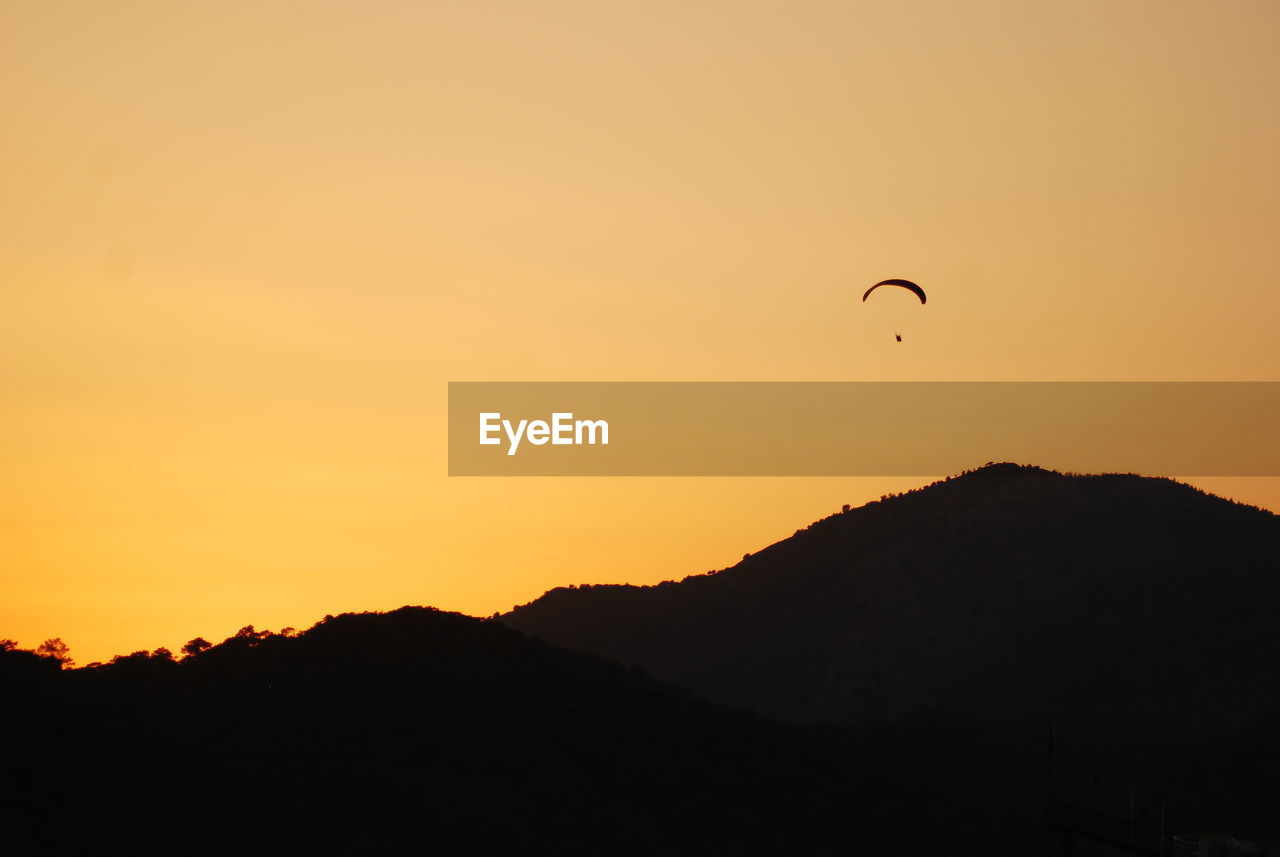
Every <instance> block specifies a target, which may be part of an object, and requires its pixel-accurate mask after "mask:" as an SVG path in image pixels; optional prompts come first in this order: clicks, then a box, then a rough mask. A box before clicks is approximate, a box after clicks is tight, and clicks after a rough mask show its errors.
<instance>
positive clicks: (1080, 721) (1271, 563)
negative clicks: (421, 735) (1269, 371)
mask: <svg viewBox="0 0 1280 857" xmlns="http://www.w3.org/2000/svg"><path fill="white" fill-rule="evenodd" d="M1277 548H1280V518H1277V517H1276V516H1275V515H1273V514H1271V513H1270V512H1267V511H1264V510H1260V509H1256V508H1253V507H1248V506H1243V505H1240V504H1236V503H1232V502H1230V501H1227V500H1223V499H1221V498H1218V497H1214V496H1211V495H1208V494H1204V493H1202V492H1200V491H1198V490H1196V489H1193V488H1191V487H1189V486H1186V485H1182V484H1179V483H1177V482H1173V481H1171V480H1167V479H1153V478H1144V477H1139V476H1132V475H1101V476H1075V475H1063V474H1059V473H1056V472H1052V471H1047V470H1042V469H1040V468H1036V467H1024V466H1018V465H1013V464H995V465H989V466H987V467H984V468H981V469H978V470H976V471H972V472H968V473H966V474H962V475H960V476H958V477H953V478H949V479H947V480H945V481H943V482H938V483H935V484H933V485H931V486H928V487H926V488H923V489H920V490H917V491H914V492H910V493H907V494H904V495H899V496H892V497H886V498H883V499H882V500H881V501H878V502H872V503H869V504H867V505H865V506H862V507H860V508H856V509H849V510H846V511H844V512H842V513H838V514H835V515H832V516H831V517H828V518H825V519H823V520H820V521H817V522H815V523H813V524H811V525H810V526H808V527H806V528H804V529H803V530H800V531H797V532H796V534H795V535H794V536H792V537H791V538H788V539H785V540H783V541H781V542H778V543H777V544H774V545H771V546H769V547H767V548H765V549H764V550H761V551H759V552H757V553H755V554H752V555H749V556H747V557H745V558H744V559H743V560H742V562H740V563H739V564H737V565H735V566H734V567H732V568H728V569H725V570H723V571H720V572H714V573H711V574H706V575H698V576H693V577H688V578H685V579H684V580H682V581H680V582H678V583H675V582H668V583H663V584H659V585H657V586H645V587H641V586H625V585H624V586H614V585H604V586H582V587H574V588H560V589H554V590H552V591H550V592H548V593H547V594H546V595H544V596H542V597H541V598H539V599H537V600H536V601H534V602H532V603H530V604H527V605H525V606H523V607H519V608H517V609H515V610H513V611H512V612H510V613H508V614H506V615H504V616H501V617H500V621H502V622H503V623H505V624H508V625H510V626H512V627H515V628H520V629H522V630H525V631H528V632H529V633H532V634H536V635H538V636H540V637H543V638H545V639H547V640H550V641H551V642H554V643H557V644H559V645H563V646H567V647H571V648H576V649H581V650H584V651H588V652H593V653H597V654H600V655H603V656H605V657H608V658H611V659H614V660H618V661H620V662H622V663H628V664H639V665H642V666H644V667H645V668H646V669H648V670H650V671H652V672H653V674H654V675H656V676H658V677H660V678H664V679H669V680H671V681H674V682H676V683H679V684H682V685H685V686H687V687H690V688H693V689H694V690H696V691H697V692H699V693H700V694H702V695H704V696H706V697H707V698H709V699H713V700H716V701H719V702H724V703H727V704H730V705H735V706H740V707H743V708H749V709H753V710H756V711H760V712H763V713H765V714H768V715H771V716H774V717H778V718H782V719H786V720H791V721H797V722H808V723H814V722H855V723H865V722H873V721H883V720H886V719H891V718H894V717H897V716H900V715H903V714H905V713H907V712H910V711H912V710H914V709H917V708H921V707H942V708H945V709H948V710H952V711H955V712H957V713H960V714H963V715H964V716H972V717H977V718H981V719H989V720H992V721H997V722H1002V723H1006V724H1009V725H1011V726H1015V727H1019V728H1021V729H1030V730H1037V731H1040V732H1044V731H1045V730H1046V729H1047V724H1048V723H1050V722H1052V724H1053V729H1054V730H1055V731H1056V733H1057V734H1058V735H1059V736H1063V737H1075V738H1079V739H1087V740H1092V741H1130V740H1144V741H1160V740H1182V739H1188V738H1195V737H1200V736H1209V735H1214V734H1219V733H1221V732H1224V731H1227V730H1232V729H1238V728H1243V727H1246V726H1248V725H1249V724H1251V723H1254V722H1257V721H1258V720H1259V719H1260V718H1261V717H1262V716H1263V714H1265V713H1266V712H1267V711H1268V710H1271V709H1273V708H1276V707H1277V706H1278V705H1280V682H1277V681H1276V678H1277V672H1276V667H1275V664H1276V663H1277V658H1278V657H1280V635H1277V634H1276V633H1275V628H1276V626H1277V618H1278V617H1280V562H1278V560H1277Z"/></svg>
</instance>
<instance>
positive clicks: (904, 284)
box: [862, 278, 928, 342]
mask: <svg viewBox="0 0 1280 857" xmlns="http://www.w3.org/2000/svg"><path fill="white" fill-rule="evenodd" d="M881 286H899V287H901V288H904V289H906V290H907V291H909V292H911V293H912V294H914V295H915V296H916V297H918V298H919V299H920V303H921V304H922V305H923V304H924V303H925V301H927V300H928V297H927V296H926V295H925V293H924V289H922V288H920V287H919V286H918V285H916V284H915V283H913V282H911V281H910V280H900V279H897V278H894V279H889V280H881V281H880V282H878V283H876V284H875V285H874V286H872V287H871V288H869V289H867V290H866V291H865V292H864V293H863V295H862V302H863V303H866V301H867V298H869V297H871V293H872V292H874V291H875V290H876V289H878V288H880V287H881ZM893 339H894V341H895V342H901V341H902V331H901V330H895V331H894V332H893Z"/></svg>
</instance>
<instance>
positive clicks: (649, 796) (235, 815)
mask: <svg viewBox="0 0 1280 857" xmlns="http://www.w3.org/2000/svg"><path fill="white" fill-rule="evenodd" d="M206 645H207V644H206ZM196 648H197V649H198V648H199V647H196ZM59 666H60V665H59V664H58V663H57V662H56V661H53V660H52V659H47V658H39V657H37V656H36V655H34V654H32V653H29V652H22V651H5V652H0V688H2V692H0V730H2V733H0V734H3V749H4V777H3V780H2V781H0V782H2V784H3V785H2V786H0V814H3V816H4V823H3V829H2V830H0V835H3V836H4V841H5V842H6V844H8V845H10V846H13V845H15V844H17V843H28V844H26V846H25V847H26V848H28V849H31V850H28V851H26V852H25V853H46V854H55V853H73V852H74V853H80V852H81V851H85V850H86V849H87V850H88V851H91V852H97V851H99V850H101V849H102V848H104V847H106V846H108V845H109V844H110V845H113V846H120V847H121V848H123V851H124V852H125V853H164V854H204V853H219V854H223V853H324V854H361V855H365V854H370V855H374V854H445V855H450V854H505V853H511V854H515V853H539V854H645V855H650V854H652V855H661V854H699V855H702V854H784V853H808V854H829V853H848V852H849V850H850V849H851V848H853V847H856V848H857V849H858V850H859V853H871V854H875V853H889V852H890V851H896V850H897V849H898V848H901V847H906V848H908V850H910V851H912V852H915V853H921V852H922V851H923V850H929V851H937V848H935V847H934V843H935V842H936V841H938V840H952V839H954V838H955V837H956V833H955V831H956V830H957V829H958V828H957V826H956V825H955V824H953V823H952V822H949V821H948V817H949V815H948V810H946V809H945V808H943V807H941V806H940V805H936V804H933V803H930V801H929V799H928V798H926V797H924V796H923V795H922V793H921V792H918V791H915V792H907V791H904V790H903V789H901V788H900V787H898V786H895V785H893V784H892V783H890V782H888V781H887V780H886V779H885V778H884V777H883V776H882V775H880V774H879V773H877V772H876V770H875V769H873V768H871V767H869V766H867V765H866V764H864V763H860V762H856V761H854V760H853V759H852V758H851V757H850V755H848V754H846V753H843V752H840V751H836V750H833V749H831V748H830V747H828V746H823V745H821V744H819V743H818V742H817V740H816V739H815V738H814V737H813V736H812V735H811V734H810V733H809V732H808V731H807V730H804V729H801V728H798V727H794V726H786V725H783V724H778V723H774V722H771V721H768V720H766V719H765V718H763V717H760V716H758V715H754V714H749V713H744V712H737V711H733V710H729V709H727V708H723V707H721V706H718V705H714V704H711V703H707V702H703V701H700V700H698V699H695V698H692V697H691V696H690V695H689V694H688V693H687V692H685V691H683V690H681V689H679V688H676V687H674V686H671V685H667V684H664V683H660V682H657V681H654V680H652V679H650V678H649V677H648V676H647V675H645V673H644V672H643V671H641V670H638V669H627V668H625V667H622V666H620V665H618V664H614V663H610V662H608V661H605V660H603V659H600V658H597V657H594V656H590V655H586V654H581V653H576V652H568V651H564V650H561V649H557V648H554V647H552V646H550V645H548V644H546V643H544V642H542V641H541V640H537V639H533V638H529V637H526V636H525V635H524V634H522V633H520V632H518V631H515V630H512V629H509V628H506V627H503V626H502V625H499V624H497V623H492V622H482V621H480V620H477V619H471V618H468V617H464V616H460V615H457V614H449V613H442V612H438V611H434V610H430V609H426V608H408V607H406V608H403V609H401V610H397V611H395V612H393V613H388V614H359V615H353V614H348V615H343V616H338V617H336V618H328V619H326V620H325V621H323V622H321V623H319V624H318V625H316V626H315V627H313V628H312V629H310V630H309V631H306V632H304V633H302V634H300V635H289V636H285V635H277V634H264V633H257V632H254V631H253V629H252V628H247V629H245V630H244V631H242V632H241V633H240V634H239V635H237V636H236V637H233V638H230V639H228V640H227V641H226V642H224V643H222V644H220V645H218V646H214V647H212V648H209V649H207V650H205V651H203V652H201V653H198V654H193V655H192V656H190V657H187V658H185V659H183V660H182V661H180V662H177V661H174V660H173V659H172V658H170V657H169V656H168V653H167V652H163V651H161V652H159V653H157V654H148V653H145V652H142V653H137V654H135V655H132V656H128V657H124V658H117V659H116V660H115V661H113V663H111V664H109V665H106V666H100V667H95V668H85V669H79V670H74V671H72V670H62V669H60V668H59ZM948 825H950V827H948ZM112 850H115V849H114V848H113V849H112ZM947 850H951V849H947ZM955 850H958V851H962V850H964V849H963V848H962V847H960V848H957V849H955ZM15 853H16V852H15Z"/></svg>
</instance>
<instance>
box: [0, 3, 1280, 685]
mask: <svg viewBox="0 0 1280 857" xmlns="http://www.w3.org/2000/svg"><path fill="white" fill-rule="evenodd" d="M1278 43H1280V5H1278V4H1276V3H1274V2H1270V0H1257V2H1240V0H1227V2H1219V3H1209V2H1182V0H1159V2H1117V0H1105V2H1104V0H1088V1H1087V2H1075V3H1069V4H1068V3H1041V2H1026V0H999V2H996V0H985V2H980V1H979V0H974V1H973V2H965V3H956V2H950V0H933V2H894V3H876V4H869V3H857V2H830V3H819V2H795V0H792V2H786V3H783V2H767V3H765V2H742V0H736V2H697V0H694V2H679V3H674V2H672V3H668V2H654V0H648V2H644V3H639V2H636V3H632V2H599V0H596V2H585V0H584V1H583V2H555V0H550V2H538V3H532V2H526V0H521V1H520V2H516V0H500V2H483V0H482V2H471V3H439V2H429V0H428V1H427V2H398V3H396V2H364V3H356V2H354V0H341V2H339V0H312V2H309V3H284V2H276V1H275V0H254V1H253V2H248V0H223V2H216V3H215V2H205V3H197V2H186V0H179V2H174V0H154V2H136V1H135V0H113V2H110V3H103V2H90V0H78V2H60V0H41V2H18V0H0V111H2V113H0V115H2V116H3V129H4V130H3V133H2V134H0V473H2V474H3V476H2V477H0V637H12V638H14V639H17V640H18V641H19V643H21V644H22V645H24V646H34V645H37V644H38V643H40V642H41V641H42V640H43V639H45V638H46V637H52V636H60V637H62V638H63V639H64V640H65V641H66V642H67V643H68V644H69V645H70V646H71V651H72V655H73V656H74V657H75V658H76V659H77V661H78V662H79V663H82V664H83V663H86V662H88V661H92V660H104V659H107V658H109V657H110V656H111V655H113V654H117V653H125V652H129V651H132V650H135V649H141V648H148V649H150V648H155V647H157V646H161V645H164V646H169V647H171V648H176V647H177V646H180V645H181V644H182V643H183V642H185V641H186V640H188V639H190V638H192V637H195V636H198V635H199V636H205V637H208V638H210V639H215V640H220V639H222V638H223V637H225V636H227V635H229V634H232V633H234V632H235V631H236V629H238V628H239V627H241V626H243V625H246V624H250V623H252V624H254V625H256V626H257V627H259V628H263V627H267V628H272V629H278V628H280V627H281V626H285V625H293V626H298V627H305V626H308V625H310V624H311V623H313V622H314V621H315V620H316V619H318V618H320V617H322V616H323V615H324V614H326V613H338V612H344V611H351V610H385V609H392V608H395V607H398V606H400V605H403V604H406V603H411V604H429V605H434V606H437V607H441V608H445V609H450V610H460V611H463V612H466V613H471V614H475V615H487V614H489V613H493V612H495V611H505V610H507V609H509V608H510V607H511V606H512V605H514V604H517V603H523V602H526V601H529V600H531V599H533V598H535V597H536V596H538V595H540V594H541V593H542V592H543V591H544V590H546V589H548V588H550V587H552V586H555V585H560V584H569V583H581V582H592V583H605V582H621V581H629V582H633V583H651V582H656V581H659V580H663V579H668V578H679V577H683V576H685V575H687V574H692V573H698V572H702V571H707V570H710V569H714V568H721V567H724V566H727V565H731V564H733V563H734V562H736V561H737V560H738V559H739V558H740V557H741V556H742V554H743V553H745V552H747V551H755V550H757V549H759V548H760V547H762V546H763V545H765V544H768V543H770V542H773V541H776V540H778V539H780V538H783V537H785V536H788V535H790V534H791V533H792V532H793V531H794V530H795V529H796V528H797V527H801V526H804V525H806V524H808V523H809V522H810V521H812V520H814V519H816V518H818V517H822V516H824V515H827V514H830V513H831V512H833V511H836V510H838V509H839V507H840V505H841V504H842V503H855V504H856V503H860V502H863V501H865V500H867V499H869V498H872V497H875V496H878V495H880V494H882V493H885V492H887V491H899V490H903V489H905V488H908V487H912V486H914V485H918V484H920V483H922V482H924V481H928V480H922V479H920V478H909V479H908V478H902V479H835V478H823V479H816V478H815V479H569V478H559V479H557V478H530V479H465V478H453V479H450V478H449V477H447V476H446V454H447V449H446V443H445V436H444V429H445V418H446V414H445V401H446V384H447V382H448V381H451V380H452V381H463V380H767V381H777V380H1280V347H1278V346H1277V343H1278V342H1280V288H1277V286H1278V285H1280V282H1278V281H1277V277H1276V274H1275V272H1276V271H1277V270H1280V242H1278V241H1277V240H1276V235H1277V233H1278V232H1280V165H1278V164H1277V154H1276V153H1277V152H1280V104H1278V103H1277V98H1278V96H1277V93H1278V92H1280V90H1278V89H1277V86H1276V83H1277V81H1280V51H1276V49H1275V46H1276V45H1277V44H1278ZM891 276H899V277H909V278H911V279H913V280H915V281H917V282H920V283H922V284H924V285H925V287H926V288H927V289H928V290H929V303H928V305H927V306H926V307H920V306H918V305H914V306H913V305H911V304H910V302H911V301H914V298H913V297H912V296H911V295H909V294H906V293H901V294H898V295H889V294H885V295H883V296H882V297H885V298H886V299H887V300H885V301H880V302H877V305H876V306H874V307H873V306H872V304H871V303H868V304H866V305H863V304H861V303H859V298H860V297H861V293H862V291H863V289H865V288H866V286H867V285H869V284H870V283H872V282H875V281H877V280H879V279H883V278H885V277H891ZM903 319H905V321H904V320H903ZM899 323H901V324H902V325H903V326H904V327H905V341H904V342H903V343H902V344H901V345H898V344H896V343H894V342H893V336H892V329H893V327H894V326H895V325H898V324H899ZM981 463H982V462H974V465H978V464H981ZM1037 463H1040V462H1037ZM1044 463H1046V464H1052V463H1051V462H1044ZM1196 484H1199V485H1202V486H1204V487H1206V488H1209V489H1210V490H1215V491H1218V492H1221V493H1226V494H1229V495H1231V496H1234V497H1237V498H1239V499H1242V500H1245V501H1248V502H1253V503H1257V504H1261V505H1266V506H1268V507H1270V508H1273V509H1274V508H1280V480H1271V479H1233V480H1223V479H1217V480H1214V479H1200V480H1196Z"/></svg>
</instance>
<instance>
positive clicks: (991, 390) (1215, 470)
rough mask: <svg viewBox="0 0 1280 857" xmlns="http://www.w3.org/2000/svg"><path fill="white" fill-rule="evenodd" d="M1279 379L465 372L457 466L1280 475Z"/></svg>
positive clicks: (452, 440)
mask: <svg viewBox="0 0 1280 857" xmlns="http://www.w3.org/2000/svg"><path fill="white" fill-rule="evenodd" d="M1278 436H1280V383H1278V382H1256V383H1255V382H1042V383H1040V382H1038V383H1027V382H902V383H900V382H891V383H890V382H885V383H876V382H832V383H828V382H813V383H755V382H689V383H674V382H617V383H600V382H582V383H578V382H545V383H527V382H513V383H503V382H453V383H450V384H449V473H450V475H453V476H936V475H942V474H949V473H956V472H959V471H961V470H965V469H969V468H973V467H976V466H979V465H981V464H983V463H985V462H988V461H1015V462H1018V463H1021V464H1036V465H1040V466H1043V467H1050V468H1054V469H1058V470H1066V471H1074V472H1088V473H1099V472H1123V473H1141V474H1146V475H1178V476H1276V475H1280V444H1278V443H1277V437H1278Z"/></svg>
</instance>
